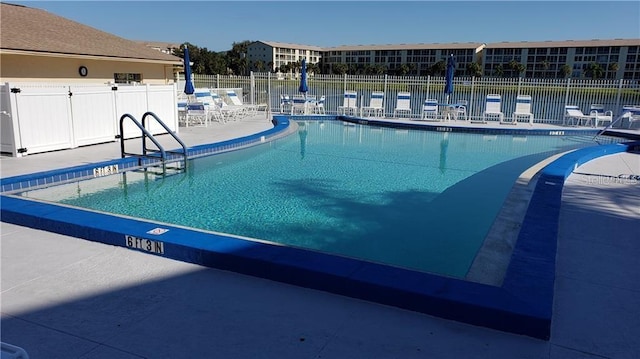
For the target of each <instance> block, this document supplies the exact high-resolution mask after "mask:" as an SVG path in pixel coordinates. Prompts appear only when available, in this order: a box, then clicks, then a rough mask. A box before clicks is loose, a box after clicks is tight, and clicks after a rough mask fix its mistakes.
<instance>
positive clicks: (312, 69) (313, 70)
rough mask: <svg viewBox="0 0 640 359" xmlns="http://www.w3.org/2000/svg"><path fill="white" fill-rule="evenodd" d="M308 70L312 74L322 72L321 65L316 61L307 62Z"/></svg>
mask: <svg viewBox="0 0 640 359" xmlns="http://www.w3.org/2000/svg"><path fill="white" fill-rule="evenodd" d="M307 72H309V73H312V74H316V73H320V66H319V65H318V64H316V63H313V62H310V63H308V64H307Z"/></svg>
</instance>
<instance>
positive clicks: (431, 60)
mask: <svg viewBox="0 0 640 359" xmlns="http://www.w3.org/2000/svg"><path fill="white" fill-rule="evenodd" d="M451 54H453V55H454V56H455V57H456V62H457V64H456V75H457V76H471V75H472V73H470V71H469V69H468V65H469V64H470V63H476V64H478V65H479V66H480V68H481V71H482V74H483V76H498V77H502V76H504V77H517V76H523V77H536V78H563V77H573V78H585V77H586V78H589V77H592V72H593V71H599V76H598V78H606V79H628V80H640V39H614V40H568V41H541V42H527V41H522V42H499V43H489V44H484V43H450V44H437V43H436V44H395V45H393V44H392V45H354V46H338V47H329V48H320V47H316V46H308V45H297V44H287V43H278V42H269V41H256V42H254V43H252V44H250V45H249V47H248V58H249V64H250V67H251V69H252V71H260V69H258V66H256V64H257V61H258V60H260V61H262V63H263V65H269V66H265V67H264V69H263V70H262V71H264V70H268V69H271V70H272V71H277V69H279V67H280V66H281V65H283V64H287V63H290V62H297V61H300V60H301V59H302V58H303V57H306V58H307V61H308V62H311V63H317V64H318V65H319V66H320V69H321V70H322V72H323V73H331V72H332V71H333V69H334V67H336V66H338V64H340V65H339V66H344V65H346V70H347V73H350V74H363V73H376V71H379V70H380V69H382V71H384V73H389V74H397V73H404V74H407V75H418V76H426V75H429V74H434V70H436V71H437V70H438V69H440V68H441V66H440V68H439V67H438V66H436V65H437V64H438V62H441V61H443V60H445V59H446V57H447V56H449V55H451ZM513 64H516V65H521V66H517V67H515V68H514V67H513V66H512V65H513ZM593 64H597V66H598V67H599V69H600V70H594V69H593ZM434 66H435V67H434ZM518 67H519V68H518ZM343 68H344V67H343ZM399 69H401V70H402V71H398V70H399ZM519 70H522V72H521V73H519V74H518V72H519Z"/></svg>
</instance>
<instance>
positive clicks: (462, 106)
mask: <svg viewBox="0 0 640 359" xmlns="http://www.w3.org/2000/svg"><path fill="white" fill-rule="evenodd" d="M468 105H469V102H467V100H460V101H458V103H457V106H456V114H455V118H456V120H457V119H459V118H462V119H464V120H465V121H466V120H468V119H469V115H468V114H467V106H468Z"/></svg>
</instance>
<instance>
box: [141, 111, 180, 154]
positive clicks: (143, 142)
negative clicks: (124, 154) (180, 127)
mask: <svg viewBox="0 0 640 359" xmlns="http://www.w3.org/2000/svg"><path fill="white" fill-rule="evenodd" d="M147 116H151V117H153V118H154V119H155V120H156V121H157V122H158V123H159V124H160V125H161V126H162V127H163V128H164V129H165V130H166V131H167V133H168V134H170V135H171V137H173V139H174V140H176V141H177V142H178V143H179V144H180V146H181V147H182V156H183V157H184V163H185V165H186V163H187V146H186V145H185V144H184V142H182V140H180V139H179V138H178V136H176V134H175V132H173V131H171V129H170V128H169V127H168V126H167V125H166V124H165V123H164V122H163V121H162V120H160V118H158V116H156V114H155V113H153V112H151V111H148V112H145V113H144V115H142V127H143V128H145V129H146V127H147V126H146V123H145V122H146V118H147ZM151 139H152V141H153V135H152V136H151ZM155 143H156V142H155V141H154V144H155ZM156 146H157V144H156ZM158 148H160V147H158ZM142 151H143V153H144V154H145V155H146V153H147V151H153V150H151V149H148V148H147V142H146V136H143V137H142ZM165 152H168V153H174V154H180V153H179V152H175V151H165Z"/></svg>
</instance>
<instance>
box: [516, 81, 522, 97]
mask: <svg viewBox="0 0 640 359" xmlns="http://www.w3.org/2000/svg"><path fill="white" fill-rule="evenodd" d="M521 87H522V77H518V93H517V94H516V96H520V88H521Z"/></svg>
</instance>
